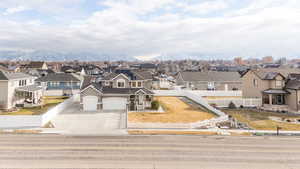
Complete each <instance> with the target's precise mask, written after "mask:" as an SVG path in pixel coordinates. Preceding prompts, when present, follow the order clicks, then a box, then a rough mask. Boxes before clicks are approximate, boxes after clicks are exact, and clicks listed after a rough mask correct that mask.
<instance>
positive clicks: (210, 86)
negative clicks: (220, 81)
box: [207, 82, 215, 90]
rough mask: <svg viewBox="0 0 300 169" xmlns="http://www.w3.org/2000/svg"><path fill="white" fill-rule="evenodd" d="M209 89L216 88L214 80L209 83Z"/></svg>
mask: <svg viewBox="0 0 300 169" xmlns="http://www.w3.org/2000/svg"><path fill="white" fill-rule="evenodd" d="M207 89H208V90H215V83H214V82H208V83H207Z"/></svg>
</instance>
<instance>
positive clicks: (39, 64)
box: [27, 61, 45, 69]
mask: <svg viewBox="0 0 300 169" xmlns="http://www.w3.org/2000/svg"><path fill="white" fill-rule="evenodd" d="M44 64H45V62H40V61H35V62H30V63H29V64H28V65H27V67H28V68H36V69H37V68H42V67H43V65H44Z"/></svg>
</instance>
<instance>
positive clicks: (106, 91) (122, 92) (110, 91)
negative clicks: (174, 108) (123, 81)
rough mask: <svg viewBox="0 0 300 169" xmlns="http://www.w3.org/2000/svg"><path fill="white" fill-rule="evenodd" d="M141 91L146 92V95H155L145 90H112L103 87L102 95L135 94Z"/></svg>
mask: <svg viewBox="0 0 300 169" xmlns="http://www.w3.org/2000/svg"><path fill="white" fill-rule="evenodd" d="M139 90H142V91H144V92H145V93H146V94H153V92H151V91H150V90H147V89H145V88H110V87H103V88H102V93H103V94H135V93H136V92H137V91H139Z"/></svg>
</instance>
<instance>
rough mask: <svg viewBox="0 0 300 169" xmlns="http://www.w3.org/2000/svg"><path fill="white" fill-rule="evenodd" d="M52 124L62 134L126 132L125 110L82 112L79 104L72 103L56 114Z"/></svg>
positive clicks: (111, 133) (112, 133)
mask: <svg viewBox="0 0 300 169" xmlns="http://www.w3.org/2000/svg"><path fill="white" fill-rule="evenodd" d="M52 124H53V125H54V127H55V129H56V130H58V131H62V133H63V134H71V135H93V134H94V135H119V134H125V133H126V132H125V130H124V128H125V125H126V112H125V111H113V112H112V111H110V112H104V111H101V112H84V111H80V109H79V104H74V105H72V106H70V107H69V108H68V109H66V110H65V111H64V112H63V113H61V114H60V115H58V116H56V117H55V118H54V119H53V120H52ZM122 129H123V130H122Z"/></svg>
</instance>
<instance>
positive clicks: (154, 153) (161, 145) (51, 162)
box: [0, 135, 300, 169]
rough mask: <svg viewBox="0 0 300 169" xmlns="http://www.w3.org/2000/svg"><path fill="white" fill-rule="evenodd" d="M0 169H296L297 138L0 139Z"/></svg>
mask: <svg viewBox="0 0 300 169" xmlns="http://www.w3.org/2000/svg"><path fill="white" fill-rule="evenodd" d="M0 168H18V169H25V168H49V169H50V168H51V169H52V168H55V169H56V168H63V169H71V168H72V169H75V168H76V169H77V168H78V169H86V168H94V169H96V168H99V169H104V168H105V169H165V168H168V169H179V168H180V169H190V168H195V169H236V168H238V169H282V168H285V169H299V168H300V137H220V136H211V137H205V136H93V137H92V136H90V137H87V136H60V135H0Z"/></svg>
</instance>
